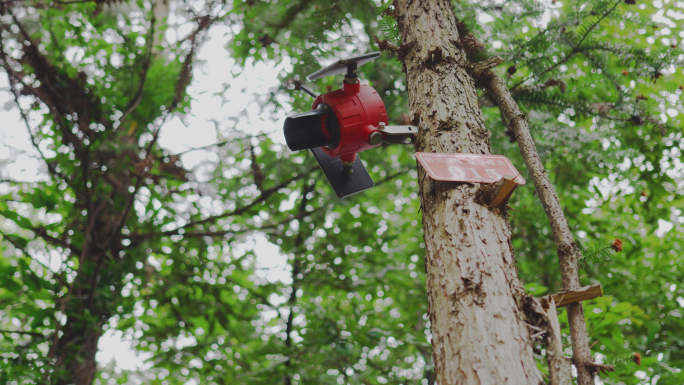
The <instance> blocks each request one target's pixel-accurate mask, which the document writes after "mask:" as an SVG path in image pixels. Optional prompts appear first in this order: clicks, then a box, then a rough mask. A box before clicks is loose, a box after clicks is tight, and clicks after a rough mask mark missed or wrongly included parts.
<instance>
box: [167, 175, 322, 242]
mask: <svg viewBox="0 0 684 385" xmlns="http://www.w3.org/2000/svg"><path fill="white" fill-rule="evenodd" d="M317 168H318V166H315V167H311V168H310V169H308V170H307V171H306V172H304V173H302V174H299V175H296V176H293V177H292V178H290V179H287V180H286V181H284V182H281V183H279V184H278V185H276V186H274V187H271V188H270V189H268V190H265V191H264V192H263V193H262V194H261V195H259V197H258V198H257V199H255V200H254V201H253V202H252V203H250V204H248V205H246V206H242V207H240V208H238V209H235V210H233V211H229V212H227V213H223V214H219V215H214V216H211V217H208V218H205V219H201V220H198V221H195V222H190V223H188V224H186V225H184V226H182V227H179V228H177V229H174V230H168V231H163V232H162V233H161V234H162V235H174V234H178V232H179V231H180V229H186V228H188V227H193V226H197V225H201V224H204V223H207V222H213V221H215V220H217V219H221V218H227V217H233V216H236V215H241V214H242V213H244V212H246V211H248V210H250V209H251V208H253V207H255V206H256V205H258V204H260V203H261V202H263V201H265V200H266V199H268V198H269V197H270V196H271V195H273V194H274V193H276V192H278V190H280V189H281V188H284V187H286V186H287V185H289V184H290V183H292V182H294V181H297V180H299V179H301V178H303V177H305V176H309V174H311V173H312V172H313V171H314V170H316V169H317Z"/></svg>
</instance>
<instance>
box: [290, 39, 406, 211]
mask: <svg viewBox="0 0 684 385" xmlns="http://www.w3.org/2000/svg"><path fill="white" fill-rule="evenodd" d="M379 56H380V52H373V53H369V54H365V55H360V56H355V57H351V58H347V59H344V60H338V61H337V62H335V63H333V64H331V65H329V66H327V67H325V68H323V69H321V70H319V71H316V72H314V73H313V74H311V75H309V76H308V77H307V78H308V79H309V80H310V81H311V80H316V79H320V78H322V77H326V76H333V75H340V74H343V73H344V74H345V76H344V80H343V82H342V88H340V89H338V90H336V91H332V92H328V93H327V94H323V95H316V94H315V93H314V92H313V91H311V90H310V89H308V88H307V87H305V86H301V88H300V89H301V90H302V91H304V92H306V93H307V94H309V95H311V96H312V97H313V98H314V99H315V100H314V102H313V104H312V106H311V111H309V112H304V113H302V114H298V115H295V116H292V117H289V118H287V119H285V126H284V133H285V141H286V142H287V146H288V147H289V148H290V150H292V151H299V150H305V149H311V151H312V152H313V154H314V156H315V157H316V160H317V161H318V164H319V165H320V166H321V169H323V172H324V173H325V176H326V178H327V179H328V182H330V184H331V186H332V187H333V189H334V190H335V193H336V194H337V196H338V197H340V198H341V197H345V196H349V195H352V194H355V193H357V192H360V191H363V190H366V189H369V188H371V187H373V186H374V183H373V179H371V177H370V175H369V174H368V171H367V170H366V168H365V167H364V166H363V163H361V160H360V159H359V157H358V155H357V154H358V153H359V152H361V151H366V150H369V149H371V148H374V147H378V146H380V145H381V144H382V143H383V142H385V143H403V142H405V140H406V139H405V138H406V137H411V136H413V135H415V134H416V133H417V128H416V127H415V126H388V125H387V111H385V103H383V102H382V98H381V97H380V95H379V94H378V92H377V91H376V90H375V89H374V88H373V87H371V86H369V85H365V84H361V83H360V82H359V77H358V74H357V68H358V67H359V66H361V65H363V64H366V63H368V62H370V61H372V60H374V59H376V58H377V57H379Z"/></svg>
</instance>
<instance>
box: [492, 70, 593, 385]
mask: <svg viewBox="0 0 684 385" xmlns="http://www.w3.org/2000/svg"><path fill="white" fill-rule="evenodd" d="M483 80H484V83H485V85H486V87H487V89H488V90H489V91H490V93H491V95H492V96H493V97H494V99H495V100H496V102H497V103H498V105H499V108H500V109H501V111H502V113H503V115H504V116H505V117H506V119H507V120H508V121H509V125H510V127H511V129H512V130H513V132H514V133H515V137H516V139H517V140H518V144H519V146H520V151H521V152H522V155H523V158H524V159H525V164H526V165H527V169H528V171H529V173H530V175H531V177H532V180H533V182H534V187H535V188H536V189H537V193H538V194H539V199H540V200H541V202H542V205H543V206H544V210H545V211H546V215H547V216H548V218H549V222H550V224H551V230H552V231H553V240H554V242H555V244H556V248H557V251H558V260H559V262H560V269H561V274H562V277H563V289H564V290H565V291H569V290H577V289H579V288H580V281H579V274H578V266H577V261H578V259H579V257H580V256H581V254H580V249H579V247H578V246H577V243H575V241H574V239H573V236H572V231H570V226H568V221H567V219H566V218H565V214H564V213H563V208H562V207H561V205H560V202H559V200H558V194H557V193H556V190H555V189H554V187H553V185H552V184H551V182H550V181H549V178H548V176H547V175H546V170H545V169H544V165H543V164H542V162H541V159H539V155H538V154H537V150H536V146H535V144H534V141H533V140H532V135H531V134H530V130H529V127H528V123H527V119H526V118H525V115H523V113H522V112H521V111H520V109H519V108H518V105H517V104H516V103H515V101H514V100H513V98H512V97H511V94H510V92H509V90H508V87H506V83H505V82H504V81H503V80H502V79H501V78H500V77H499V76H497V75H496V74H494V73H492V72H490V73H488V74H486V76H484V79H483ZM567 309H568V321H569V323H570V337H571V338H572V350H573V363H574V364H575V366H576V367H577V371H578V384H579V385H592V384H593V383H594V371H595V367H594V366H593V365H592V364H593V361H592V358H591V349H590V348H589V340H588V337H587V325H586V323H585V321H584V310H583V309H582V303H579V302H578V303H573V304H570V305H568V306H567Z"/></svg>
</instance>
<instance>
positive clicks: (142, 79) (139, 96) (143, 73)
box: [119, 10, 157, 122]
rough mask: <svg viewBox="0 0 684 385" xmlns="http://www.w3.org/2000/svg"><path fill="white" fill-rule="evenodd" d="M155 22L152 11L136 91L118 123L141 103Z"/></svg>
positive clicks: (150, 56)
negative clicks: (145, 54)
mask: <svg viewBox="0 0 684 385" xmlns="http://www.w3.org/2000/svg"><path fill="white" fill-rule="evenodd" d="M156 21H157V19H156V17H155V14H154V10H153V11H152V18H151V19H150V29H149V30H148V31H147V56H146V57H145V61H143V65H142V71H141V72H140V81H139V83H138V90H137V91H136V92H135V95H134V96H133V98H132V99H131V101H130V102H129V103H128V106H126V110H125V111H124V113H123V115H121V118H119V122H123V121H124V119H126V117H127V116H128V115H129V114H130V113H131V112H133V111H134V110H135V109H136V108H138V105H140V102H141V101H142V95H143V88H144V87H145V81H146V80H147V70H148V69H149V68H150V62H151V61H152V44H153V40H154V27H155V23H156Z"/></svg>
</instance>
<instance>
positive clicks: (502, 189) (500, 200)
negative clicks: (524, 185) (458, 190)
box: [475, 175, 519, 208]
mask: <svg viewBox="0 0 684 385" xmlns="http://www.w3.org/2000/svg"><path fill="white" fill-rule="evenodd" d="M518 186H519V184H518V183H516V182H515V177H513V176H510V175H504V177H503V178H501V179H499V181H498V182H496V183H492V184H483V185H482V186H481V187H480V188H479V189H478V190H477V192H476V193H475V200H476V201H477V202H478V203H480V204H482V205H483V206H488V207H495V208H503V207H504V206H505V205H506V202H508V199H509V198H510V197H511V195H512V194H513V191H515V189H516V188H517V187H518Z"/></svg>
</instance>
